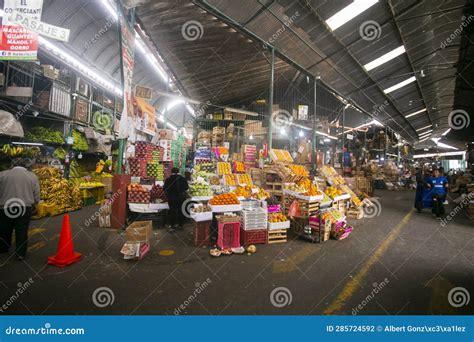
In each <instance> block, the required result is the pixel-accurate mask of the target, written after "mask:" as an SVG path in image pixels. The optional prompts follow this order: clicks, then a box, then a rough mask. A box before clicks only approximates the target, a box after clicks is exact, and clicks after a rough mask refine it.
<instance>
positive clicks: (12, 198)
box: [0, 158, 40, 260]
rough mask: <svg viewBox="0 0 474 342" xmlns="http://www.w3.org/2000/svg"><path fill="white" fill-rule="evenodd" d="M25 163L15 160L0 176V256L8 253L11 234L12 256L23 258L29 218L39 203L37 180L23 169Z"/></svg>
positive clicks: (32, 174) (26, 245) (26, 161)
mask: <svg viewBox="0 0 474 342" xmlns="http://www.w3.org/2000/svg"><path fill="white" fill-rule="evenodd" d="M28 164H29V162H28V160H26V159H20V158H16V159H14V160H13V162H12V168H11V169H10V170H7V171H3V172H0V253H6V252H8V250H9V249H10V246H11V242H12V234H13V230H15V240H16V243H15V244H16V249H15V252H16V255H17V257H18V259H20V260H21V259H23V258H24V257H25V256H26V250H27V247H28V228H29V225H30V219H31V215H32V214H33V211H34V210H35V209H36V203H38V202H39V200H40V185H39V181H38V177H36V175H35V174H34V173H32V172H30V171H28V170H27V169H26V167H27V166H29V165H28Z"/></svg>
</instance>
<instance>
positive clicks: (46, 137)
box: [25, 127, 64, 144]
mask: <svg viewBox="0 0 474 342" xmlns="http://www.w3.org/2000/svg"><path fill="white" fill-rule="evenodd" d="M25 138H26V139H27V140H29V141H32V142H35V141H41V142H47V143H54V144H64V135H63V134H62V133H61V132H59V131H55V130H53V129H50V128H46V127H33V128H31V129H28V130H27V131H26V133H25Z"/></svg>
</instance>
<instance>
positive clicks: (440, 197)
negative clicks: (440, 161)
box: [427, 169, 448, 219]
mask: <svg viewBox="0 0 474 342" xmlns="http://www.w3.org/2000/svg"><path fill="white" fill-rule="evenodd" d="M427 184H428V187H429V188H430V189H432V192H431V198H432V199H433V215H436V217H437V218H438V219H441V216H443V215H444V205H443V203H444V201H445V200H446V193H447V191H446V189H447V188H448V180H447V179H446V177H444V176H441V175H440V172H439V169H434V170H433V175H432V176H431V177H429V178H428V181H427Z"/></svg>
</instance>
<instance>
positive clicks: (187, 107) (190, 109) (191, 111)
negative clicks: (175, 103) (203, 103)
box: [186, 103, 196, 117]
mask: <svg viewBox="0 0 474 342" xmlns="http://www.w3.org/2000/svg"><path fill="white" fill-rule="evenodd" d="M186 109H187V110H188V112H189V114H191V115H192V116H194V117H195V116H196V113H195V112H194V109H193V107H191V106H190V105H189V104H188V103H186Z"/></svg>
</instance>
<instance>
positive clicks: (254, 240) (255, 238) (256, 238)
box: [240, 229, 268, 246]
mask: <svg viewBox="0 0 474 342" xmlns="http://www.w3.org/2000/svg"><path fill="white" fill-rule="evenodd" d="M267 239H268V230H267V229H258V230H243V229H241V230H240V241H241V242H242V246H248V245H256V244H263V245H265V244H267Z"/></svg>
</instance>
